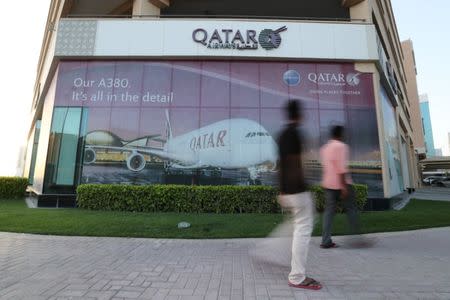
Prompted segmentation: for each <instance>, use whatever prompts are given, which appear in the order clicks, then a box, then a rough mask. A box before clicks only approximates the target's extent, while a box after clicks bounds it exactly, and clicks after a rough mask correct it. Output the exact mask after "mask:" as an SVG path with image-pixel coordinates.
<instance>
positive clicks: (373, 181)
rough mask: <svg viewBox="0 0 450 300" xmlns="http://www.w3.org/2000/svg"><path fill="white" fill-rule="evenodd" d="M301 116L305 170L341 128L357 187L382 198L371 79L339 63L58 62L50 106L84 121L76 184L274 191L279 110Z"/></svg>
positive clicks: (314, 167)
mask: <svg viewBox="0 0 450 300" xmlns="http://www.w3.org/2000/svg"><path fill="white" fill-rule="evenodd" d="M293 98H295V99H299V100H300V101H301V102H302V104H303V109H304V124H303V126H302V127H303V128H302V131H303V134H304V136H305V137H306V139H307V148H306V149H307V150H306V152H305V162H306V164H307V166H308V168H309V170H310V172H308V175H309V176H310V179H311V180H312V181H317V180H318V179H319V178H320V162H319V157H318V149H319V148H320V146H321V145H323V144H324V143H325V142H326V141H327V139H328V131H329V128H330V126H332V125H338V124H339V125H344V126H345V127H346V128H347V142H348V143H349V145H350V147H351V168H352V173H353V178H354V180H355V181H356V182H359V183H366V184H368V185H369V188H370V193H371V195H372V196H379V195H381V196H382V194H383V191H382V179H381V162H380V151H379V144H378V130H377V120H376V113H375V104H374V91H373V81H372V75H371V74H366V73H360V72H357V71H355V70H354V67H353V64H347V63H339V64H338V63H298V62H292V63H291V62H251V61H249V62H243V61H89V62H79V61H70V62H61V63H60V66H59V71H58V82H57V91H56V106H61V107H74V106H76V107H82V108H83V110H84V111H85V113H84V114H83V115H84V116H86V118H87V120H85V123H86V126H85V127H86V130H85V131H86V136H85V139H84V142H85V146H84V165H83V170H82V175H81V176H82V178H81V182H86V183H131V184H151V183H183V184H192V183H194V184H238V185H246V184H268V185H275V184H276V183H277V176H276V171H277V148H276V138H277V135H278V132H279V131H280V129H281V128H282V126H283V124H284V113H283V106H284V105H285V103H286V101H287V100H288V99H293Z"/></svg>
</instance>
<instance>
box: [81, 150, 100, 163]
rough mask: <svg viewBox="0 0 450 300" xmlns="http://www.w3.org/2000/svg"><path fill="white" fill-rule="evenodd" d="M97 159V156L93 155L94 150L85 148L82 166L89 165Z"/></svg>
mask: <svg viewBox="0 0 450 300" xmlns="http://www.w3.org/2000/svg"><path fill="white" fill-rule="evenodd" d="M96 159H97V154H96V153H95V150H94V149H92V148H86V149H85V150H84V164H85V165H90V164H93V163H94V162H95V160H96Z"/></svg>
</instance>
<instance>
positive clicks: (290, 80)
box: [283, 70, 301, 86]
mask: <svg viewBox="0 0 450 300" xmlns="http://www.w3.org/2000/svg"><path fill="white" fill-rule="evenodd" d="M300 80H301V78H300V74H299V73H298V72H297V71H296V70H288V71H286V72H284V74H283V81H284V83H285V84H286V85H288V86H296V85H299V84H300Z"/></svg>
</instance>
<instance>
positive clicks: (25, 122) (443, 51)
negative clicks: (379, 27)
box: [0, 0, 450, 176]
mask: <svg viewBox="0 0 450 300" xmlns="http://www.w3.org/2000/svg"><path fill="white" fill-rule="evenodd" d="M4 2H5V3H2V9H3V11H7V12H11V13H8V14H4V15H3V16H2V18H0V34H1V37H2V40H3V41H4V42H3V43H2V45H1V47H0V68H1V69H0V92H1V93H2V97H1V102H2V103H1V104H2V108H1V109H0V140H1V141H2V147H1V148H0V176H13V175H17V163H18V160H19V153H20V149H21V147H22V148H23V149H24V148H25V146H26V138H27V133H28V126H29V123H30V111H31V102H32V99H33V86H34V81H35V79H36V70H37V63H38V59H39V53H40V50H41V45H42V39H43V34H44V30H45V23H46V19H47V14H48V8H49V5H50V0H38V1H27V3H26V7H25V8H24V7H23V6H24V4H23V2H20V1H4ZM392 5H393V8H394V13H395V16H396V21H397V27H398V31H399V34H400V39H401V40H405V39H409V38H410V39H412V41H413V43H414V49H415V54H416V61H417V70H418V75H417V79H418V86H419V93H427V94H428V96H429V99H430V110H431V119H432V125H433V131H434V141H435V147H436V148H442V149H443V152H444V154H446V155H450V149H449V147H448V137H447V133H448V132H450V121H449V116H450V95H449V91H448V87H449V86H450V76H448V74H447V73H448V72H449V69H450V64H449V60H448V57H447V56H448V55H449V53H450V39H448V32H447V29H448V28H449V27H450V22H449V21H448V11H450V1H449V0H428V1H423V0H392ZM12 12H18V13H20V15H17V14H15V13H12Z"/></svg>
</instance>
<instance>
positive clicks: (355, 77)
mask: <svg viewBox="0 0 450 300" xmlns="http://www.w3.org/2000/svg"><path fill="white" fill-rule="evenodd" d="M359 75H361V73H348V74H347V77H346V78H345V79H346V81H347V84H348V85H350V86H357V85H359V83H360V82H361V79H359Z"/></svg>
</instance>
